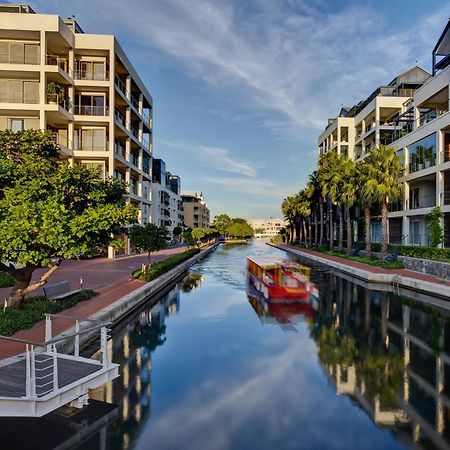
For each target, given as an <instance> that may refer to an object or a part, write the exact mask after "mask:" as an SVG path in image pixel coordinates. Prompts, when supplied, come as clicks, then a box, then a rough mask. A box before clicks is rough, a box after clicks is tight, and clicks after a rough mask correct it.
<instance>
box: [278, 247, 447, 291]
mask: <svg viewBox="0 0 450 450" xmlns="http://www.w3.org/2000/svg"><path fill="white" fill-rule="evenodd" d="M279 247H286V248H292V249H293V250H297V251H301V252H303V253H307V254H308V255H311V256H318V257H320V258H323V259H326V260H328V261H334V262H338V263H341V264H346V265H347V266H350V267H356V268H358V269H362V270H366V271H368V272H372V273H385V274H397V275H401V276H403V277H407V278H411V279H413V280H419V281H429V282H430V283H436V284H439V285H442V286H450V281H446V280H443V279H442V278H438V277H435V276H433V275H427V274H424V273H420V272H414V271H413V270H408V269H384V268H383V267H377V266H371V265H369V264H363V263H360V262H358V261H352V260H350V259H344V258H339V257H337V256H332V255H327V254H326V253H321V252H316V251H314V250H309V249H307V248H300V247H296V246H295V245H288V244H280V245H279Z"/></svg>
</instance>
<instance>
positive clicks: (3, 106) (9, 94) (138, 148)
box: [0, 5, 153, 223]
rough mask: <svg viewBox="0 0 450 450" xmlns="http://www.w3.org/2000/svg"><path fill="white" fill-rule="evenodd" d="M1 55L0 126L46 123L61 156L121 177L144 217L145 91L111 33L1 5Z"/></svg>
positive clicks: (148, 126)
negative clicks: (97, 32)
mask: <svg viewBox="0 0 450 450" xmlns="http://www.w3.org/2000/svg"><path fill="white" fill-rule="evenodd" d="M0 63H1V73H0V128H1V129H5V128H9V129H12V130H13V131H19V130H22V129H30V128H36V129H46V130H50V131H51V132H52V133H53V135H54V139H55V141H56V142H57V143H58V145H59V146H60V148H61V153H62V157H63V158H64V159H68V160H69V161H70V162H72V163H76V164H81V165H84V166H86V167H94V168H97V169H98V170H99V171H100V172H101V174H102V175H103V176H109V177H114V178H117V179H123V180H125V181H126V182H127V183H128V184H129V191H128V193H127V201H129V202H131V203H133V204H135V205H136V206H137V207H138V208H139V211H140V221H141V222H142V223H146V222H148V221H149V218H150V173H151V172H150V170H151V164H150V162H151V154H152V127H153V123H152V114H153V112H152V111H153V110H152V97H151V95H150V93H149V92H148V90H147V89H146V87H145V86H144V84H143V82H142V80H141V79H140V77H139V75H138V74H137V72H136V71H135V69H134V68H133V66H132V64H131V63H130V61H129V59H128V57H127V56H126V54H125V52H124V51H123V50H122V48H121V47H120V45H119V44H118V42H117V41H116V39H115V37H114V36H109V35H97V34H87V33H84V32H83V30H82V29H81V28H80V26H79V25H78V24H77V23H76V21H75V20H74V19H66V20H63V19H61V18H60V17H58V16H57V15H47V14H45V15H44V14H35V13H34V12H33V10H32V9H31V8H30V7H29V6H25V5H23V6H21V5H2V6H1V9H0Z"/></svg>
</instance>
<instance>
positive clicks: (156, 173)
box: [152, 159, 184, 238]
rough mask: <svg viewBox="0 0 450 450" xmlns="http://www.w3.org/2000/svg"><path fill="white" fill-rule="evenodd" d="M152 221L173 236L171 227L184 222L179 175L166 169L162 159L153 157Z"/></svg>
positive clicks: (181, 224)
mask: <svg viewBox="0 0 450 450" xmlns="http://www.w3.org/2000/svg"><path fill="white" fill-rule="evenodd" d="M152 163H153V166H152V167H153V172H152V173H153V183H152V223H154V224H155V225H158V226H164V227H166V228H167V230H168V231H169V232H170V235H171V237H172V238H173V229H174V228H175V227H177V226H183V224H184V212H183V201H182V200H181V197H180V189H181V186H180V183H181V182H180V177H179V176H177V175H172V174H171V173H170V172H167V171H166V163H165V162H164V161H163V160H162V159H153V160H152Z"/></svg>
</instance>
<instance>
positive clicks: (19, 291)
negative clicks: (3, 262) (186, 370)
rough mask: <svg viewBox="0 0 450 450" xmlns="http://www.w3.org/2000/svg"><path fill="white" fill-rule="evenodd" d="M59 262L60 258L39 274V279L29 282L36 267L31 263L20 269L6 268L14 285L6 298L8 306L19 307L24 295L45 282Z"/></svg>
mask: <svg viewBox="0 0 450 450" xmlns="http://www.w3.org/2000/svg"><path fill="white" fill-rule="evenodd" d="M60 264H61V260H59V261H58V262H57V263H56V264H55V265H54V266H52V267H50V269H49V270H47V272H45V273H44V274H43V275H42V276H41V278H40V279H39V281H36V282H35V283H31V277H32V276H33V272H34V270H35V269H36V266H35V265H33V264H29V265H26V266H25V267H23V268H21V269H6V271H7V272H8V273H10V274H11V275H12V276H13V277H14V279H15V283H14V286H13V288H12V289H11V292H10V294H9V298H8V300H7V304H8V306H9V307H11V308H20V307H21V306H22V303H23V301H24V299H25V296H26V295H27V294H29V293H31V292H33V291H35V290H36V289H38V288H40V287H41V286H43V285H44V284H46V283H47V279H48V278H49V277H50V275H51V274H52V273H53V272H55V271H56V270H57V269H58V267H59V265H60Z"/></svg>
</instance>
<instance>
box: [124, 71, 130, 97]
mask: <svg viewBox="0 0 450 450" xmlns="http://www.w3.org/2000/svg"><path fill="white" fill-rule="evenodd" d="M125 89H126V91H127V92H126V96H127V99H128V100H130V98H131V76H130V75H128V76H127V78H126V80H125Z"/></svg>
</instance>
